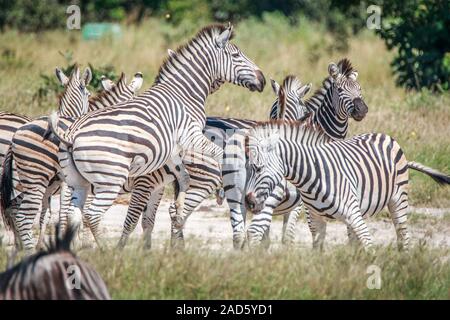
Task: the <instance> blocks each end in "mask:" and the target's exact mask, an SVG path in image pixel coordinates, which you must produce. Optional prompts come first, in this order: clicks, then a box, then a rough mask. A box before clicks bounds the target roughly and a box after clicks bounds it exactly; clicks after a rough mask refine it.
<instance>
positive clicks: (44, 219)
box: [36, 197, 51, 250]
mask: <svg viewBox="0 0 450 320" xmlns="http://www.w3.org/2000/svg"><path fill="white" fill-rule="evenodd" d="M47 213H48V214H47ZM50 217H51V210H50V197H48V198H45V197H44V203H43V204H42V211H41V215H40V217H39V238H38V241H37V244H36V250H39V249H41V248H42V245H43V243H44V238H45V230H46V229H47V224H48V223H49V221H50Z"/></svg>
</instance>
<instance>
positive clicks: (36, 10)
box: [0, 0, 66, 32]
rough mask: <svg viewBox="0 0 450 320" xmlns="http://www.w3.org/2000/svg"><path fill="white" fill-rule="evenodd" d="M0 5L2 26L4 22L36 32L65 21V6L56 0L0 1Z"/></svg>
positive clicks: (26, 30) (60, 24)
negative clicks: (0, 6)
mask: <svg viewBox="0 0 450 320" xmlns="http://www.w3.org/2000/svg"><path fill="white" fill-rule="evenodd" d="M1 5H2V9H1V10H0V11H1V12H3V13H2V14H1V16H0V23H2V22H3V24H2V27H3V26H4V25H5V24H6V25H9V26H11V27H13V28H16V29H18V30H20V31H25V32H36V31H37V32H38V31H42V30H46V29H50V28H55V27H62V26H64V25H65V23H66V13H65V6H64V5H62V4H60V3H59V1H57V0H40V1H33V0H14V1H2V3H1Z"/></svg>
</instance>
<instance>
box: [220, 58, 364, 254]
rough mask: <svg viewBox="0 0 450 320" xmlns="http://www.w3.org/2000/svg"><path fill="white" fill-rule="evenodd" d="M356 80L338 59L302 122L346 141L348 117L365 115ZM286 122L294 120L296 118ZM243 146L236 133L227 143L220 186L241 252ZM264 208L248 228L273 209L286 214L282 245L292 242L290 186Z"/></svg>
mask: <svg viewBox="0 0 450 320" xmlns="http://www.w3.org/2000/svg"><path fill="white" fill-rule="evenodd" d="M357 77H358V72H357V71H356V70H355V69H354V68H353V66H352V64H351V62H350V61H349V60H348V59H346V58H344V59H341V60H340V61H339V62H338V63H337V64H336V63H334V62H332V63H330V64H329V65H328V76H327V77H326V78H325V79H324V80H323V82H322V87H321V88H319V89H318V90H317V91H316V92H315V93H314V94H313V95H312V96H311V97H310V98H308V99H307V100H306V101H305V105H306V108H307V109H308V110H309V113H308V115H307V116H306V117H305V118H306V119H307V121H309V122H311V123H312V124H313V125H315V126H317V127H320V128H322V129H323V131H324V133H325V135H326V136H327V137H328V139H329V140H330V141H333V140H342V139H344V138H345V137H346V135H347V131H348V122H349V117H351V118H353V119H355V120H356V121H361V120H362V119H363V118H364V117H365V115H366V114H367V112H368V107H367V105H366V104H365V102H364V100H363V98H362V95H361V87H360V85H359V83H358V82H357ZM279 93H280V94H281V95H280V97H279V100H280V99H281V100H284V99H285V98H283V97H282V95H284V93H283V92H279ZM274 114H276V111H275V110H274V109H273V108H272V110H271V115H272V116H273V115H274ZM272 119H273V117H272ZM290 119H292V120H298V118H297V119H295V118H290ZM244 146H245V135H244V134H242V133H241V132H236V133H235V134H233V135H232V136H231V137H230V138H229V139H228V141H227V145H226V147H225V150H224V153H225V158H226V160H225V161H224V171H225V172H224V174H223V184H224V189H225V195H226V198H227V202H228V204H229V206H230V219H231V225H232V228H233V244H234V247H235V248H242V247H243V245H244V243H245V239H246V231H245V220H246V216H245V212H246V208H245V199H244V197H245V189H246V187H245V183H246V175H247V173H246V164H247V159H246V157H245V152H244ZM286 197H287V199H286ZM265 204H266V206H265V208H264V210H263V212H262V214H258V215H254V216H253V220H252V221H253V223H252V228H258V225H259V222H260V223H261V225H263V226H264V225H265V221H264V219H265V217H267V216H269V215H270V216H271V215H272V214H273V213H274V210H275V208H276V211H278V212H280V211H281V212H290V214H289V215H284V223H283V228H284V229H285V232H284V233H283V234H286V236H287V237H285V238H284V241H285V242H288V243H290V242H292V241H293V238H294V232H295V223H296V221H297V218H298V216H299V213H300V211H301V209H302V201H301V195H300V192H299V191H298V190H297V188H295V187H294V186H293V185H292V184H290V183H286V181H282V182H281V183H280V185H278V186H277V187H276V188H275V189H274V193H273V194H271V195H270V197H269V198H268V200H267V201H266V202H265ZM262 230H264V232H266V233H265V234H263V233H260V232H257V233H258V235H259V237H258V238H256V237H255V238H254V241H253V242H252V244H256V243H257V241H256V239H258V240H262V239H265V240H269V239H268V231H269V230H268V229H267V228H263V229H262V228H260V230H259V231H262ZM266 244H267V243H266Z"/></svg>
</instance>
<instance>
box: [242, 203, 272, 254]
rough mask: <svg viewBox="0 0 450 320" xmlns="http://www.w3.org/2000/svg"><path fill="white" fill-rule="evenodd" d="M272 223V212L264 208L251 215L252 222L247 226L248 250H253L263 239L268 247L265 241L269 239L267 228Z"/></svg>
mask: <svg viewBox="0 0 450 320" xmlns="http://www.w3.org/2000/svg"><path fill="white" fill-rule="evenodd" d="M271 223H272V211H271V210H265V208H264V209H263V210H262V211H261V212H260V213H258V214H255V215H253V218H252V221H251V223H250V225H249V226H248V230H247V239H248V245H249V247H250V248H254V247H256V246H258V245H260V244H261V242H262V241H263V239H264V240H265V242H266V243H264V245H265V246H268V244H267V239H268V237H269V228H270V224H271Z"/></svg>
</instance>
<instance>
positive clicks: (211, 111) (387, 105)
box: [0, 15, 450, 207]
mask: <svg viewBox="0 0 450 320" xmlns="http://www.w3.org/2000/svg"><path fill="white" fill-rule="evenodd" d="M198 27H200V25H199V26H192V25H189V26H184V25H183V26H181V27H178V28H174V27H171V26H168V25H166V24H165V23H162V22H161V21H159V20H148V21H146V22H145V23H144V24H142V25H141V26H139V27H134V26H130V27H124V30H123V37H122V38H121V39H116V40H113V39H104V40H101V41H89V42H88V41H82V40H81V35H80V32H77V31H70V32H69V31H52V32H47V33H43V34H39V35H32V34H19V33H17V32H15V31H7V32H6V33H4V34H0V109H1V110H9V111H15V112H19V113H24V114H28V115H33V116H37V115H43V114H48V113H49V112H50V110H53V109H55V108H56V99H55V98H54V97H50V98H48V99H47V100H44V101H43V102H42V103H40V104H38V103H37V101H34V100H33V96H34V94H35V93H36V90H37V88H38V87H39V86H40V85H41V83H42V80H41V79H40V77H39V75H40V74H41V73H44V74H53V70H54V68H55V66H59V65H64V64H65V60H64V59H63V58H62V56H61V55H60V54H59V53H58V52H59V51H61V52H65V51H67V50H69V51H71V52H73V56H74V60H75V61H77V62H79V63H80V64H82V65H86V64H87V63H88V62H91V63H93V64H94V65H95V66H104V65H107V64H111V65H113V66H114V67H115V69H116V70H117V71H118V72H120V71H124V72H126V74H128V75H129V76H131V75H132V74H133V73H134V72H136V71H142V72H143V73H144V78H145V83H144V86H143V89H142V90H144V89H145V88H147V87H148V86H150V85H151V83H152V81H153V79H154V77H155V75H156V72H157V70H158V68H159V66H160V64H161V62H162V61H163V59H164V57H165V56H166V50H167V48H176V46H177V45H178V44H180V43H183V42H185V41H186V40H187V39H188V37H189V36H191V35H193V34H194V33H195V30H196V29H198ZM186 30H189V31H186ZM191 30H192V31H191ZM235 31H236V38H235V40H234V41H235V43H236V44H237V45H238V46H239V47H240V48H241V49H242V50H243V51H244V52H245V53H246V54H247V55H248V56H249V57H250V58H251V59H252V60H253V61H255V62H256V64H258V65H259V66H260V68H261V69H262V70H263V71H264V73H265V75H266V77H267V78H269V77H270V78H273V79H276V80H277V81H281V80H282V79H283V78H284V77H285V76H286V75H287V74H295V75H298V76H299V77H300V79H301V80H302V81H303V82H305V83H306V82H312V83H313V88H314V89H316V88H318V87H319V86H320V84H321V82H322V80H323V78H324V77H325V76H326V74H327V65H328V63H329V62H331V61H335V62H337V61H338V60H339V59H340V58H342V57H344V56H346V57H348V58H349V59H350V60H351V61H352V62H353V64H354V66H355V67H356V68H357V70H358V71H359V81H360V83H361V86H362V88H363V94H364V97H365V100H366V103H367V104H368V106H369V113H368V115H367V117H366V119H365V120H364V121H363V122H360V123H356V122H352V123H351V125H350V128H351V134H357V133H363V132H374V131H376V132H384V133H387V134H390V135H392V136H393V137H394V138H396V139H397V140H398V141H399V142H400V144H401V145H402V147H403V149H404V151H405V153H406V155H407V158H408V159H409V160H416V161H420V162H422V163H424V164H426V165H429V166H432V167H434V168H436V169H439V170H441V171H444V172H450V159H449V155H450V126H449V123H450V94H449V93H446V94H444V95H441V96H435V95H433V94H431V93H429V92H426V91H425V92H420V93H416V92H411V93H407V92H405V91H404V90H403V89H401V88H398V87H396V86H395V84H394V77H393V76H392V74H391V69H390V67H389V62H390V61H391V58H392V53H390V52H388V51H387V50H386V48H385V46H384V44H383V42H382V41H381V40H380V39H378V38H377V37H376V36H375V35H373V34H371V33H369V32H366V33H362V34H360V35H358V36H357V37H355V38H353V39H351V40H350V50H349V51H348V52H347V53H339V52H332V51H330V50H329V49H327V48H329V46H330V44H331V43H332V42H333V41H335V40H334V39H333V38H332V37H330V36H329V35H328V34H327V33H326V32H324V31H323V29H322V28H321V26H319V25H314V24H311V23H308V22H305V23H302V24H301V25H300V27H297V28H292V27H291V26H289V24H288V23H287V21H285V20H284V19H283V18H281V17H279V16H276V15H267V16H266V17H265V19H264V21H263V22H261V21H256V20H247V21H244V22H242V23H241V24H239V25H237V26H236V27H235ZM186 34H187V35H186ZM273 99H274V96H273V94H272V91H271V89H270V87H267V88H266V90H265V91H264V92H263V93H262V94H258V93H250V92H249V91H247V90H245V89H243V88H238V87H234V86H232V85H229V84H228V85H225V86H224V88H222V89H221V90H220V91H219V92H218V93H216V94H214V95H213V96H211V97H210V98H209V100H208V103H207V113H208V115H221V116H230V117H243V118H256V119H260V120H262V119H266V117H267V115H268V110H269V107H270V106H271V103H272V101H273ZM411 176H412V182H411V192H410V199H411V200H410V202H411V203H412V204H414V205H416V206H434V207H450V190H449V188H440V187H438V186H437V185H436V184H435V183H434V182H433V181H432V180H431V179H429V178H427V177H425V176H423V175H421V174H417V173H415V172H413V173H412V174H411Z"/></svg>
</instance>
